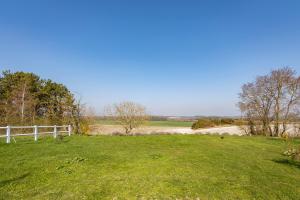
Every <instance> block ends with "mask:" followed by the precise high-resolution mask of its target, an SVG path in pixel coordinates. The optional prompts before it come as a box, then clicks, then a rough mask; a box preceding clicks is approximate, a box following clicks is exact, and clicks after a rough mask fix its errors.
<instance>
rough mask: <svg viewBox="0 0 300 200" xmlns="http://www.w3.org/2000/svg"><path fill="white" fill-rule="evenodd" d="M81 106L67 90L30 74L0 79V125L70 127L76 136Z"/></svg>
mask: <svg viewBox="0 0 300 200" xmlns="http://www.w3.org/2000/svg"><path fill="white" fill-rule="evenodd" d="M81 118H82V114H81V105H80V103H79V102H77V101H76V100H75V98H74V95H73V94H72V93H71V92H70V91H69V90H68V88H67V87H66V86H64V85H62V84H59V83H55V82H53V81H51V80H45V79H41V78H40V77H39V76H38V75H36V74H33V73H25V72H15V73H12V72H10V71H3V72H2V75H0V125H1V126H6V125H35V124H37V125H47V124H49V125H54V124H56V125H62V124H72V125H73V127H74V131H75V132H80V124H81Z"/></svg>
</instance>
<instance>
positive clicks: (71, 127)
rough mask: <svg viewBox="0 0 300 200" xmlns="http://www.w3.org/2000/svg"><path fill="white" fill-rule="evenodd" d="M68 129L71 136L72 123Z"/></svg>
mask: <svg viewBox="0 0 300 200" xmlns="http://www.w3.org/2000/svg"><path fill="white" fill-rule="evenodd" d="M68 131H69V136H71V131H72V126H71V125H69V128H68Z"/></svg>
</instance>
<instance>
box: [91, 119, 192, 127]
mask: <svg viewBox="0 0 300 200" xmlns="http://www.w3.org/2000/svg"><path fill="white" fill-rule="evenodd" d="M95 124H101V125H116V124H117V122H116V121H113V120H97V121H95ZM192 124H193V122H191V121H175V120H174V121H148V122H146V123H145V126H162V127H191V126H192Z"/></svg>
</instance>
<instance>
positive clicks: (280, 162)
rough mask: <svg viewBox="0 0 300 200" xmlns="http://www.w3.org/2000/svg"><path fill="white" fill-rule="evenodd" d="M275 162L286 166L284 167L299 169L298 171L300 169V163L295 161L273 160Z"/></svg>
mask: <svg viewBox="0 0 300 200" xmlns="http://www.w3.org/2000/svg"><path fill="white" fill-rule="evenodd" d="M272 161H273V162H276V163H279V164H284V165H289V166H292V167H297V168H298V169H300V162H296V161H293V160H289V159H274V160H272Z"/></svg>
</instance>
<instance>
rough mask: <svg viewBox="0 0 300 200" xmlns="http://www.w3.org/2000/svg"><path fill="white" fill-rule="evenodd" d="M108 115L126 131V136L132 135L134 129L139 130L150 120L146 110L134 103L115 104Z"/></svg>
mask: <svg viewBox="0 0 300 200" xmlns="http://www.w3.org/2000/svg"><path fill="white" fill-rule="evenodd" d="M108 113H109V115H111V116H112V117H113V119H115V120H117V122H118V123H119V124H120V125H121V126H122V127H123V128H124V129H125V133H126V134H130V133H131V131H132V130H133V129H134V128H138V127H139V126H141V125H142V124H143V123H144V122H145V121H147V120H148V118H149V117H148V115H147V113H146V108H145V107H144V106H142V105H140V104H138V103H134V102H122V103H119V104H114V105H113V106H112V107H111V108H110V109H109V111H108Z"/></svg>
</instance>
